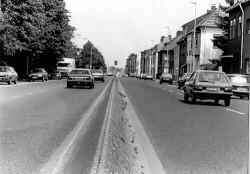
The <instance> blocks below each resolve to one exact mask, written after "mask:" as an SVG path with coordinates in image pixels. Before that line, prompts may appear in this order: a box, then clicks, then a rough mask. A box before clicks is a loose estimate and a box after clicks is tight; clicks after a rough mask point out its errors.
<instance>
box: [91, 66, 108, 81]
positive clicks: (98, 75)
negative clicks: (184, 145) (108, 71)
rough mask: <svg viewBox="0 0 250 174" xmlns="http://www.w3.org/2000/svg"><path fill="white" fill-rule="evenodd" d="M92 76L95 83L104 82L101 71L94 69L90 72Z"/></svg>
mask: <svg viewBox="0 0 250 174" xmlns="http://www.w3.org/2000/svg"><path fill="white" fill-rule="evenodd" d="M92 75H93V76H94V79H95V80H96V81H98V80H99V81H102V82H104V81H105V79H104V73H103V71H102V70H101V69H96V70H92Z"/></svg>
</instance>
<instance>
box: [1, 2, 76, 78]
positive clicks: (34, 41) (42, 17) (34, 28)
mask: <svg viewBox="0 0 250 174" xmlns="http://www.w3.org/2000/svg"><path fill="white" fill-rule="evenodd" d="M1 10H2V18H1V20H0V59H1V60H4V61H6V62H7V63H8V64H10V65H11V66H14V67H15V68H16V70H17V71H18V72H19V73H20V74H21V75H24V74H25V73H27V72H28V71H29V70H30V69H31V68H35V67H43V68H45V69H46V70H47V71H50V70H52V69H53V68H55V66H56V62H57V58H60V57H63V56H64V55H65V54H66V53H67V52H69V49H71V48H72V47H74V45H73V43H72V42H71V38H72V36H73V31H74V28H73V27H72V26H70V25H69V14H68V11H67V10H66V8H65V3H64V1H63V0H22V1H19V0H2V6H1Z"/></svg>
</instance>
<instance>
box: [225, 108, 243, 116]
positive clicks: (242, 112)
mask: <svg viewBox="0 0 250 174" xmlns="http://www.w3.org/2000/svg"><path fill="white" fill-rule="evenodd" d="M226 110H227V111H231V112H235V113H237V114H241V115H245V113H243V112H239V111H236V110H233V109H226Z"/></svg>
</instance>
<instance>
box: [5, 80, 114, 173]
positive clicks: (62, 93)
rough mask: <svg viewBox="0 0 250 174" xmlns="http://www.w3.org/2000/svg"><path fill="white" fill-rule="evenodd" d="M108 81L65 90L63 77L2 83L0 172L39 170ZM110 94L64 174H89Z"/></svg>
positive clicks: (80, 141)
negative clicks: (58, 79) (30, 81)
mask: <svg viewBox="0 0 250 174" xmlns="http://www.w3.org/2000/svg"><path fill="white" fill-rule="evenodd" d="M110 80H111V78H107V79H106V82H105V83H102V82H96V83H95V88H94V89H87V88H86V89H85V88H73V89H67V88H66V81H65V80H61V81H56V80H55V81H54V80H53V81H48V82H32V83H19V84H17V85H11V86H9V85H5V84H1V85H0V96H1V99H0V119H1V122H0V171H1V172H0V173H3V174H30V173H39V171H40V169H42V168H43V167H44V165H45V164H46V163H47V162H48V161H49V159H50V157H51V155H52V154H53V153H54V151H56V150H57V148H58V147H59V146H60V145H61V143H62V142H63V141H64V139H65V137H66V136H67V135H68V134H69V133H70V132H71V131H72V130H73V128H74V127H75V126H76V125H77V123H78V122H79V120H80V119H81V117H82V116H83V115H84V113H85V112H86V110H87V109H88V108H89V107H90V105H91V103H92V102H93V101H94V100H95V99H96V98H97V96H98V95H99V94H100V93H101V92H102V91H103V89H104V87H105V86H106V85H107V84H108V82H109V81H110ZM109 92H110V87H109V88H108V92H107V94H105V98H104V100H103V102H102V103H101V104H100V106H98V108H96V109H97V112H96V113H95V115H92V117H93V119H92V120H91V121H90V122H89V123H88V125H87V126H86V128H85V130H84V132H85V134H84V135H83V136H82V137H81V139H80V140H78V142H77V143H76V144H77V147H76V148H74V152H72V154H74V156H72V158H70V159H69V160H68V161H69V164H68V165H66V167H65V168H64V171H65V172H66V173H76V174H77V173H82V172H83V171H84V173H85V172H86V173H89V170H90V167H91V164H92V161H93V158H94V155H95V151H96V146H97V141H98V138H99V134H100V129H101V126H102V123H103V118H104V113H105V110H106V103H107V100H108V94H109ZM79 147H81V148H79Z"/></svg>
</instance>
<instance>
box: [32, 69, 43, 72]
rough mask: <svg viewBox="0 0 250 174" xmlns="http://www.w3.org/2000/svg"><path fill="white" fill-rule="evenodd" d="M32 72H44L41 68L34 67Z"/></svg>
mask: <svg viewBox="0 0 250 174" xmlns="http://www.w3.org/2000/svg"><path fill="white" fill-rule="evenodd" d="M31 72H32V73H40V72H43V71H42V70H41V69H34V70H32V71H31Z"/></svg>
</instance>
